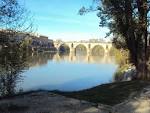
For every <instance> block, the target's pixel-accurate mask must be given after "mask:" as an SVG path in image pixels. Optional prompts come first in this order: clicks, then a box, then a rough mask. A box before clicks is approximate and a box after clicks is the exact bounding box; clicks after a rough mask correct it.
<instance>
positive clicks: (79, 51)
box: [74, 44, 88, 55]
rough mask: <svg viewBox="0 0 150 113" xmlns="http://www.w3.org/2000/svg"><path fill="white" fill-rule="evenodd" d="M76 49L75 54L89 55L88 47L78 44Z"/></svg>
mask: <svg viewBox="0 0 150 113" xmlns="http://www.w3.org/2000/svg"><path fill="white" fill-rule="evenodd" d="M74 49H75V54H81V55H86V54H87V51H88V50H87V47H86V46H85V45H84V44H77V45H75V47H74Z"/></svg>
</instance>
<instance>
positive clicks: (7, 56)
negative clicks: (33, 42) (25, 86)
mask: <svg viewBox="0 0 150 113" xmlns="http://www.w3.org/2000/svg"><path fill="white" fill-rule="evenodd" d="M16 48H17V49H15V48H13V49H12V50H10V49H9V48H5V49H3V50H2V51H1V57H0V96H11V95H13V94H15V93H16V87H17V84H18V83H19V82H20V81H21V80H22V79H23V76H21V73H22V72H23V71H24V70H26V69H28V64H27V58H28V57H27V53H26V52H20V50H19V49H18V47H16Z"/></svg>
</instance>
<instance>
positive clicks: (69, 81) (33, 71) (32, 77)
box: [17, 53, 117, 91]
mask: <svg viewBox="0 0 150 113" xmlns="http://www.w3.org/2000/svg"><path fill="white" fill-rule="evenodd" d="M28 64H29V68H28V69H27V70H26V71H24V72H23V73H22V80H21V82H18V83H17V88H18V89H21V88H22V89H23V90H25V91H26V90H36V89H46V90H62V91H75V90H82V89H87V88H91V87H94V86H96V85H100V84H103V83H108V82H111V81H112V79H113V74H114V72H115V71H116V69H117V64H116V63H115V59H114V57H110V56H108V55H104V56H87V55H78V54H77V55H74V54H69V55H59V54H50V53H40V54H33V53H32V54H31V56H30V58H29V59H28Z"/></svg>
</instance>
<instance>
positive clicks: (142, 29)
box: [80, 0, 150, 79]
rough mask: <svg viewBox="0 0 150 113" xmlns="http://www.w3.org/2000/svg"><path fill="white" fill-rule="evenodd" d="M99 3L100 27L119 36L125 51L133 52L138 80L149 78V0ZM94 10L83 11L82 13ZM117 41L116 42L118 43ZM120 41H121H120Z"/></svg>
mask: <svg viewBox="0 0 150 113" xmlns="http://www.w3.org/2000/svg"><path fill="white" fill-rule="evenodd" d="M94 2H96V3H98V4H99V5H98V7H96V9H97V10H98V11H99V13H98V16H99V17H100V26H106V27H109V29H110V33H109V34H111V33H113V34H115V35H118V36H119V37H117V38H120V39H121V40H122V42H124V43H125V44H123V45H125V46H124V48H125V47H126V48H128V50H129V52H130V61H131V63H133V64H134V65H135V67H136V70H137V78H139V79H150V68H149V67H150V66H149V54H148V50H149V48H148V45H147V43H148V41H149V40H148V30H149V25H150V0H94ZM91 10H95V9H93V8H90V9H86V8H84V7H83V8H82V9H81V10H80V14H84V13H85V12H89V11H91ZM117 38H116V39H115V40H116V41H117ZM120 42H121V41H120Z"/></svg>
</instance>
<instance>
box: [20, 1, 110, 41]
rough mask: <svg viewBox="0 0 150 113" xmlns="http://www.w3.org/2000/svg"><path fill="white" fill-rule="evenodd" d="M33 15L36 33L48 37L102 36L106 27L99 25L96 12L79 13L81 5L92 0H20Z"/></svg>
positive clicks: (73, 38)
mask: <svg viewBox="0 0 150 113" xmlns="http://www.w3.org/2000/svg"><path fill="white" fill-rule="evenodd" d="M21 2H23V4H24V5H25V7H26V8H27V9H28V10H29V11H30V12H31V13H32V15H33V17H34V25H35V27H37V31H36V32H37V33H38V34H40V35H45V36H48V37H49V39H53V40H56V39H61V40H64V41H79V40H88V39H92V38H94V39H100V38H104V37H105V34H106V32H108V29H107V28H100V27H99V21H100V20H99V18H98V17H97V15H96V14H97V12H91V13H88V14H86V15H83V16H81V15H79V14H78V11H79V9H80V8H81V7H82V6H87V7H88V6H90V5H91V4H92V0H22V1H21Z"/></svg>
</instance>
